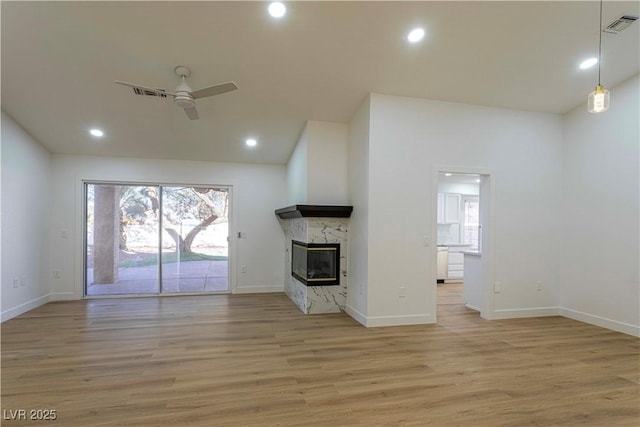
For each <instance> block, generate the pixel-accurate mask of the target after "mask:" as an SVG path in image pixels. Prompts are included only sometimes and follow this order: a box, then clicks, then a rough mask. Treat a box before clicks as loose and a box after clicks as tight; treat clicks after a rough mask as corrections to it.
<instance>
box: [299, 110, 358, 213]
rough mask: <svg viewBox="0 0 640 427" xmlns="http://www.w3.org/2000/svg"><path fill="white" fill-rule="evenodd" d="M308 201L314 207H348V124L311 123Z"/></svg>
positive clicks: (308, 125) (308, 154) (308, 124)
mask: <svg viewBox="0 0 640 427" xmlns="http://www.w3.org/2000/svg"><path fill="white" fill-rule="evenodd" d="M307 130H308V135H309V147H308V150H309V151H308V153H307V156H308V157H307V162H308V181H307V186H308V187H307V188H308V192H307V200H308V201H309V203H310V204H313V205H346V204H347V201H348V200H349V191H348V184H347V181H348V178H347V138H348V126H347V125H346V124H344V123H331V122H317V121H310V122H308V123H307Z"/></svg>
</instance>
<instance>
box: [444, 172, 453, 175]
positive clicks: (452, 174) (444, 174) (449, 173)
mask: <svg viewBox="0 0 640 427" xmlns="http://www.w3.org/2000/svg"><path fill="white" fill-rule="evenodd" d="M451 175H453V174H451V173H449V172H447V173H445V174H444V176H451Z"/></svg>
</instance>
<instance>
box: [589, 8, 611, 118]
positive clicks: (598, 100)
mask: <svg viewBox="0 0 640 427" xmlns="http://www.w3.org/2000/svg"><path fill="white" fill-rule="evenodd" d="M598 37H599V44H598V85H597V86H596V90H594V91H593V92H591V93H590V94H589V98H588V106H587V110H588V111H589V112H590V113H602V112H605V111H607V110H608V109H609V91H608V90H606V89H605V88H603V87H602V85H601V84H600V63H601V59H602V0H600V26H599V27H598Z"/></svg>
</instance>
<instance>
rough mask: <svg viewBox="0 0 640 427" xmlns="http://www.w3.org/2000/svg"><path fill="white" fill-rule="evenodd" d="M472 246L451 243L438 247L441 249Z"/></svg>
mask: <svg viewBox="0 0 640 427" xmlns="http://www.w3.org/2000/svg"><path fill="white" fill-rule="evenodd" d="M470 246H471V245H470V244H469V243H450V244H446V245H438V247H440V248H468V247H470Z"/></svg>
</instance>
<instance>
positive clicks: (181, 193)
mask: <svg viewBox="0 0 640 427" xmlns="http://www.w3.org/2000/svg"><path fill="white" fill-rule="evenodd" d="M161 191H162V194H161V207H162V256H161V260H162V266H161V269H162V271H161V277H162V293H181V292H188V293H191V292H196V293H200V292H228V290H229V285H228V282H229V281H228V256H229V245H228V241H227V238H228V235H229V221H228V210H229V190H228V189H227V188H209V187H182V186H163V187H162V188H161Z"/></svg>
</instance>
